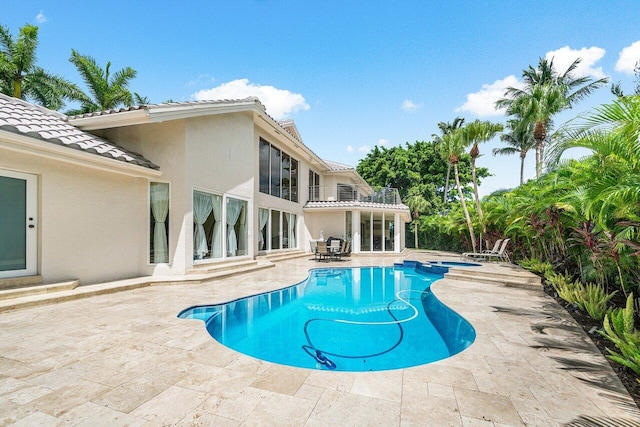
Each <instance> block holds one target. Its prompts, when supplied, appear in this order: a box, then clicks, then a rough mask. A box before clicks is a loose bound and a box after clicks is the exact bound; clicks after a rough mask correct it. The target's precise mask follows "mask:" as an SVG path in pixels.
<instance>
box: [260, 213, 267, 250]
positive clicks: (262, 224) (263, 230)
mask: <svg viewBox="0 0 640 427" xmlns="http://www.w3.org/2000/svg"><path fill="white" fill-rule="evenodd" d="M258 221H259V222H260V232H259V233H258V250H265V249H267V245H266V244H265V242H266V240H265V239H266V238H267V235H266V231H267V230H266V227H267V221H269V210H267V209H262V208H261V209H258Z"/></svg>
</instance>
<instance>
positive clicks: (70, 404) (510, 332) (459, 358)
mask: <svg viewBox="0 0 640 427" xmlns="http://www.w3.org/2000/svg"><path fill="white" fill-rule="evenodd" d="M434 257H435V258H434ZM403 258H404V259H416V260H430V259H437V258H438V255H437V254H434V253H426V252H422V251H417V252H415V251H414V252H408V253H406V254H403V255H402V256H397V257H389V256H384V257H354V258H353V259H351V260H350V261H348V262H343V263H341V264H340V265H341V266H348V265H392V264H393V262H396V261H402V259H403ZM444 258H448V259H453V260H455V259H456V258H455V256H454V257H451V256H448V257H447V256H445V257H444ZM316 266H318V264H316V263H314V262H313V261H309V260H308V259H306V258H300V259H295V260H289V261H284V262H281V263H278V264H277V265H276V267H275V268H270V269H268V270H263V271H259V272H254V273H247V274H243V275H238V276H235V277H230V278H224V279H220V280H216V281H212V282H208V283H204V284H182V285H171V286H158V287H145V288H140V289H136V290H132V291H127V292H120V293H115V294H108V295H101V296H95V297H91V298H86V299H81V300H76V301H69V302H64V303H59V304H54V305H48V306H42V307H34V308H27V309H22V310H16V311H10V312H6V313H0V425H1V426H5V425H16V426H17V425H24V426H35V425H37V426H48V425H77V426H98V425H108V426H120V425H122V426H124V425H131V426H161V425H185V426H198V425H202V426H209V425H216V426H238V425H278V426H282V425H292V426H301V425H304V426H327V425H328V426H332V425H334V426H361V425H381V426H398V425H402V426H405V425H421V426H422V425H435V426H458V425H464V426H492V425H495V426H505V425H509V426H521V425H531V426H547V425H562V424H564V423H572V425H594V424H588V422H595V421H598V422H601V423H604V422H605V421H604V420H607V422H608V423H610V424H609V425H616V423H617V424H623V423H624V422H627V423H629V424H626V425H640V423H638V420H640V411H638V408H637V407H636V406H635V404H634V402H633V400H632V399H631V398H630V397H629V395H628V394H627V392H626V390H625V389H624V387H623V386H622V384H621V383H620V382H619V380H618V379H617V377H616V376H615V374H614V373H613V371H612V370H611V369H610V367H609V366H608V364H607V362H606V361H605V359H604V358H603V357H602V356H601V354H600V353H599V352H598V350H597V348H596V347H595V346H594V345H593V344H592V343H591V341H590V340H589V338H588V337H587V336H586V335H585V333H584V332H583V331H582V329H581V328H580V327H579V326H578V325H577V324H576V323H575V322H574V321H573V319H572V318H571V317H570V316H569V315H568V314H566V313H565V312H564V310H563V309H562V308H561V307H560V306H559V305H558V304H556V302H555V301H554V300H553V299H551V298H549V297H547V296H546V295H545V294H544V293H543V292H542V291H541V290H532V289H521V288H517V287H514V286H502V285H500V284H499V283H482V282H473V281H464V280H455V281H454V280H450V279H443V280H440V281H438V282H436V283H435V284H434V285H433V287H432V288H433V291H434V293H435V294H436V295H437V296H438V298H440V299H441V300H442V301H443V302H444V303H446V304H447V305H449V306H450V307H452V308H453V309H455V310H456V311H458V312H459V313H460V314H461V315H463V316H464V317H465V318H466V319H467V320H469V321H470V322H471V323H472V325H473V326H474V328H476V331H477V339H476V341H475V343H474V344H473V345H472V346H471V347H470V348H468V349H467V350H465V351H464V352H462V353H460V354H458V355H456V356H454V357H451V358H449V359H446V360H443V361H439V362H436V363H431V364H428V365H423V366H419V367H414V368H409V369H402V370H394V371H384V372H373V373H343V372H326V371H313V370H307V369H301V368H293V367H287V366H280V365H275V364H272V363H268V362H262V361H259V360H255V359H253V358H250V357H247V356H244V355H241V354H239V353H236V352H234V351H232V350H229V349H227V348H226V347H224V346H222V345H220V344H219V343H217V342H216V341H214V340H213V339H212V338H211V337H210V336H209V335H208V333H207V331H206V330H205V328H204V324H203V323H202V322H201V321H198V320H183V319H178V318H177V317H176V315H177V314H178V312H180V311H181V310H182V309H184V308H186V307H189V306H192V305H199V304H210V303H216V302H223V301H226V300H229V299H232V298H237V297H241V296H245V295H251V294H255V293H258V292H263V291H266V290H272V289H277V288H281V287H284V286H287V285H290V284H293V283H297V282H299V281H302V280H303V279H304V278H305V277H306V276H307V274H308V269H309V268H313V267H316ZM481 269H482V270H485V271H491V270H495V271H504V270H513V268H512V267H502V266H500V265H497V264H492V265H488V266H483V267H481ZM514 274H516V273H514ZM518 274H521V273H518ZM623 425H624V424H623Z"/></svg>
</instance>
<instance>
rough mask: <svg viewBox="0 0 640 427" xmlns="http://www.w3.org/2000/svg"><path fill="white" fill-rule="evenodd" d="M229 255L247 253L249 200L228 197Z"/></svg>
mask: <svg viewBox="0 0 640 427" xmlns="http://www.w3.org/2000/svg"><path fill="white" fill-rule="evenodd" d="M225 214H226V215H225V217H226V221H227V257H235V256H242V255H247V237H248V235H247V230H248V227H247V202H246V201H244V200H238V199H234V198H231V197H227V203H226V212H225Z"/></svg>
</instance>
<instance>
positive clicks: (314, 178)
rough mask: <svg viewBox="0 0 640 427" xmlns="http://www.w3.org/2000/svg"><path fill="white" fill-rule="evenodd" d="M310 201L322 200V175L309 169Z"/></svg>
mask: <svg viewBox="0 0 640 427" xmlns="http://www.w3.org/2000/svg"><path fill="white" fill-rule="evenodd" d="M309 201H310V202H318V201H320V175H318V174H317V173H315V172H314V171H312V170H310V171H309Z"/></svg>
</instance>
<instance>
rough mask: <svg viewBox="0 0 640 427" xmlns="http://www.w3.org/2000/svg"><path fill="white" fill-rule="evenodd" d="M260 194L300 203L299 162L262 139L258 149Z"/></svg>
mask: <svg viewBox="0 0 640 427" xmlns="http://www.w3.org/2000/svg"><path fill="white" fill-rule="evenodd" d="M258 157H259V161H258V163H259V174H260V192H261V193H265V194H271V195H272V196H275V197H280V198H282V199H285V200H291V201H292V202H296V203H297V202H298V164H299V163H298V161H297V160H296V159H294V158H293V157H291V156H290V155H289V154H287V153H285V152H284V151H281V150H279V149H278V148H276V147H274V146H273V145H271V144H269V143H268V142H267V141H265V140H264V139H260V145H259V148H258Z"/></svg>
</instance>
